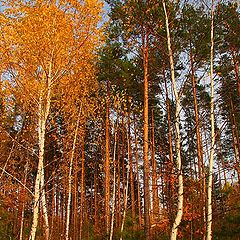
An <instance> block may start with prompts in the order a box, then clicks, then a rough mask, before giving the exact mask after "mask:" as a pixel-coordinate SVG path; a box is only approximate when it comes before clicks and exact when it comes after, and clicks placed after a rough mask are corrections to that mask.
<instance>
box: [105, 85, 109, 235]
mask: <svg viewBox="0 0 240 240" xmlns="http://www.w3.org/2000/svg"><path fill="white" fill-rule="evenodd" d="M109 101H110V89H109V81H107V97H106V132H105V134H106V136H105V137H106V142H105V143H106V153H105V154H106V156H105V157H106V159H105V224H106V230H107V233H109V227H110V205H109V201H110V121H109V111H110V109H109V108H110V106H109V104H110V103H109Z"/></svg>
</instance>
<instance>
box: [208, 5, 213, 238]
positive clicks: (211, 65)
mask: <svg viewBox="0 0 240 240" xmlns="http://www.w3.org/2000/svg"><path fill="white" fill-rule="evenodd" d="M213 3H214V1H212V10H211V16H212V20H211V55H210V79H211V149H210V159H209V174H208V201H207V240H211V239H212V181H213V158H214V145H215V128H214V79H213V54H214V53H213V50H214V5H213Z"/></svg>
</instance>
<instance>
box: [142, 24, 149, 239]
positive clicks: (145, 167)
mask: <svg viewBox="0 0 240 240" xmlns="http://www.w3.org/2000/svg"><path fill="white" fill-rule="evenodd" d="M142 31H143V33H142V45H143V46H142V48H143V71H144V73H143V74H144V76H143V80H144V101H143V125H144V127H143V188H144V231H145V239H146V240H149V239H150V213H149V211H150V190H149V175H150V166H149V158H148V60H149V59H148V38H149V37H148V31H147V30H146V29H143V30H142Z"/></svg>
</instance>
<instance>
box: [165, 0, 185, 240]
mask: <svg viewBox="0 0 240 240" xmlns="http://www.w3.org/2000/svg"><path fill="white" fill-rule="evenodd" d="M163 8H164V13H165V21H166V30H167V43H168V52H169V60H170V67H171V79H172V87H173V92H174V96H175V100H176V112H175V128H176V140H175V141H176V153H177V170H178V205H177V215H176V218H175V221H174V223H173V226H172V230H171V240H175V239H177V231H178V226H179V224H180V223H181V220H182V215H183V176H182V161H181V149H180V143H181V136H180V127H179V125H180V98H179V95H178V91H177V86H176V80H175V69H174V62H173V53H172V47H171V36H170V30H169V22H168V15H167V10H166V4H165V1H164V0H163Z"/></svg>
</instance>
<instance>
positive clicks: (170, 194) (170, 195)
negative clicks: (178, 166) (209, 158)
mask: <svg viewBox="0 0 240 240" xmlns="http://www.w3.org/2000/svg"><path fill="white" fill-rule="evenodd" d="M165 75H166V74H165V66H164V69H163V79H164V87H165V93H166V106H167V123H168V142H169V160H168V164H167V174H168V175H167V202H168V203H167V206H168V216H169V220H170V223H171V224H173V221H174V214H173V211H172V210H171V208H172V206H173V205H174V198H173V193H174V181H175V179H174V171H173V165H174V162H173V146H172V130H171V108H170V103H169V97H168V88H167V81H166V76H165Z"/></svg>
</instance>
